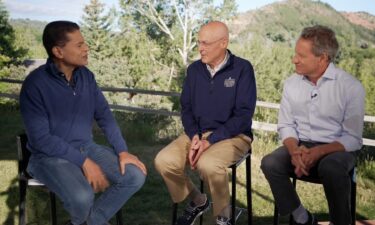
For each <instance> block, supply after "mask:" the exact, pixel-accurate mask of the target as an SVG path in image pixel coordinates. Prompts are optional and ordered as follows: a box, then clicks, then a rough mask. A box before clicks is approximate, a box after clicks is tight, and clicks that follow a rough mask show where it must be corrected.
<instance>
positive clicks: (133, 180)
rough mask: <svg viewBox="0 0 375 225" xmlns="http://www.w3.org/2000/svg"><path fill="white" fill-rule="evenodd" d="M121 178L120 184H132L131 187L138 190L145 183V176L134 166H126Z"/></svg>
mask: <svg viewBox="0 0 375 225" xmlns="http://www.w3.org/2000/svg"><path fill="white" fill-rule="evenodd" d="M123 178H124V179H123V180H122V182H123V184H124V185H129V184H132V186H134V187H138V189H140V188H141V187H142V186H143V184H144V183H145V180H146V175H145V174H144V173H143V172H142V170H141V169H140V168H138V167H137V166H136V165H133V164H127V165H126V166H125V175H124V176H123Z"/></svg>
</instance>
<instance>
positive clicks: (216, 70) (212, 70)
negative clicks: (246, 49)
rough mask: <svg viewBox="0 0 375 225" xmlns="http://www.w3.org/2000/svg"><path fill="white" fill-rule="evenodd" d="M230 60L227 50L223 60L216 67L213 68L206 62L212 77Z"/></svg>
mask: <svg viewBox="0 0 375 225" xmlns="http://www.w3.org/2000/svg"><path fill="white" fill-rule="evenodd" d="M228 60H229V53H228V50H227V51H226V53H225V57H224V59H223V61H222V62H221V63H220V64H219V65H217V66H216V67H215V68H211V67H210V66H209V65H208V64H206V66H207V69H208V71H209V72H210V74H211V77H213V76H215V74H216V73H217V72H218V71H219V70H221V69H222V68H223V67H224V66H225V65H226V64H227V62H228Z"/></svg>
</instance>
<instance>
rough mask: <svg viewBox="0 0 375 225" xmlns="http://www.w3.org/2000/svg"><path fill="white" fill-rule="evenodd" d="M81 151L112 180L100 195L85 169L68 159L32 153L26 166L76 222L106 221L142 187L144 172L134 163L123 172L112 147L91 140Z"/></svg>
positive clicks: (96, 224)
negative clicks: (86, 175)
mask: <svg viewBox="0 0 375 225" xmlns="http://www.w3.org/2000/svg"><path fill="white" fill-rule="evenodd" d="M81 153H82V154H84V155H86V156H87V157H89V158H90V159H91V160H93V161H95V163H97V164H98V165H99V166H100V168H101V169H102V171H103V173H104V174H105V176H106V178H107V179H108V181H109V182H110V184H111V185H110V187H109V188H107V189H106V190H105V191H104V192H103V193H101V194H100V196H99V197H98V198H97V199H95V193H94V190H93V189H92V187H91V186H90V184H89V183H88V182H87V179H86V177H85V176H84V174H83V172H82V169H81V168H80V167H78V166H76V165H75V164H73V163H71V162H69V161H67V160H65V159H61V158H56V157H34V156H33V155H32V156H31V158H30V161H29V165H28V168H27V170H28V172H29V173H30V175H31V176H33V177H34V178H36V179H38V180H39V181H41V182H43V183H44V184H45V185H46V186H47V187H48V189H49V190H51V191H52V192H54V193H55V194H56V195H57V196H58V197H59V198H60V199H61V201H62V202H63V204H64V208H65V209H66V210H67V211H68V212H69V214H70V217H71V222H72V223H73V224H74V225H78V224H82V223H84V222H85V221H86V222H87V224H88V225H103V224H106V222H107V221H108V220H109V219H110V218H112V216H113V215H115V214H116V212H117V211H118V210H119V209H120V208H121V207H122V206H123V205H124V204H125V202H126V201H127V200H128V199H129V198H130V197H131V196H132V195H133V194H134V193H136V192H137V191H138V190H139V189H140V188H141V187H142V185H143V184H144V181H145V175H144V174H143V173H142V171H141V170H140V169H139V168H138V167H136V166H135V165H132V164H127V165H126V167H125V174H124V175H121V172H120V167H119V161H118V156H117V154H116V153H115V152H114V150H113V149H111V148H108V147H105V146H101V145H97V144H95V143H90V144H86V145H84V146H82V147H81Z"/></svg>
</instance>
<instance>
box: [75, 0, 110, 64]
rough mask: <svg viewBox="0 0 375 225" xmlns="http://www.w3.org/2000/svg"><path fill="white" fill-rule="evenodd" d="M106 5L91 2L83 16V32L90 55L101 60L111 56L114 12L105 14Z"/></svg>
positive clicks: (97, 1) (94, 1)
mask: <svg viewBox="0 0 375 225" xmlns="http://www.w3.org/2000/svg"><path fill="white" fill-rule="evenodd" d="M104 9H105V5H104V4H103V3H101V2H100V1H99V0H91V1H90V3H89V4H88V5H86V6H85V8H84V15H83V16H82V19H83V22H82V24H81V25H82V32H83V35H84V37H85V40H86V42H87V44H88V45H89V47H90V55H91V57H93V58H94V59H98V60H101V59H103V58H106V57H108V56H110V55H111V54H112V53H113V52H112V48H110V41H111V40H110V39H111V37H112V36H111V26H112V24H113V11H110V12H109V13H107V14H104V13H103V11H104Z"/></svg>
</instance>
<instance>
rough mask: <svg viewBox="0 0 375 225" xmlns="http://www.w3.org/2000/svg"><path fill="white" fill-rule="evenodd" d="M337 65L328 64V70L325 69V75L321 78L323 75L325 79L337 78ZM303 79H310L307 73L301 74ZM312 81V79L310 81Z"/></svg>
mask: <svg viewBox="0 0 375 225" xmlns="http://www.w3.org/2000/svg"><path fill="white" fill-rule="evenodd" d="M335 71H336V67H335V65H334V64H333V63H329V64H328V67H327V69H326V71H324V73H323V75H322V76H321V78H322V77H323V78H324V79H329V80H336V78H337V74H336V72H335ZM301 79H302V80H306V81H309V79H307V77H306V76H305V75H302V76H301ZM309 82H310V81H309Z"/></svg>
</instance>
